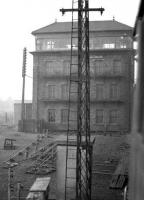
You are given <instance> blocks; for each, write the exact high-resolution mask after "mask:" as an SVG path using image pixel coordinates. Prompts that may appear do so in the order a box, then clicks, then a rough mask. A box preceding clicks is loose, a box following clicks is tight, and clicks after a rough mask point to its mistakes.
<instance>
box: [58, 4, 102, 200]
mask: <svg viewBox="0 0 144 200" xmlns="http://www.w3.org/2000/svg"><path fill="white" fill-rule="evenodd" d="M76 2H77V7H74V5H75V3H76ZM60 11H61V12H62V13H63V14H64V13H65V12H72V34H71V66H70V88H69V112H68V113H69V114H68V132H67V149H66V179H65V200H68V199H70V198H71V199H76V200H91V168H92V159H91V158H92V145H91V141H90V64H89V11H100V12H101V13H102V12H103V11H104V9H103V8H94V9H90V8H89V1H88V0H78V1H75V0H72V9H61V10H60ZM74 12H76V13H77V17H78V21H77V23H76V22H74V17H73V16H74ZM74 26H75V27H74ZM76 38H77V46H78V48H77V46H76V45H75V44H74V43H73V41H75V39H76ZM76 50H77V51H76ZM76 55H77V63H75V58H76ZM73 69H75V71H74V70H73ZM73 72H74V73H73ZM73 82H75V83H77V84H76V85H75V86H76V87H75V88H77V91H76V94H75V96H77V101H76V103H77V127H76V132H75V133H76V137H75V139H76V148H75V149H74V148H71V147H72V145H71V139H72V138H74V136H73V137H72V135H71V133H72V132H71V130H70V127H71V116H70V115H71V114H70V113H71V103H72V99H73V98H71V95H72V94H73V92H72V88H73V87H72V83H73ZM72 151H75V152H74V153H72ZM71 155H76V156H75V157H74V156H72V157H71ZM71 159H72V160H73V161H71V162H70V160H71ZM74 160H75V162H74ZM72 162H73V163H72ZM70 163H71V164H70ZM74 163H75V164H74ZM69 164H70V165H69ZM74 166H75V167H74ZM71 170H73V171H71ZM74 172H75V173H74ZM72 180H74V183H75V188H74V183H72ZM70 189H71V191H72V189H75V196H71V194H72V193H70V192H69V191H70Z"/></svg>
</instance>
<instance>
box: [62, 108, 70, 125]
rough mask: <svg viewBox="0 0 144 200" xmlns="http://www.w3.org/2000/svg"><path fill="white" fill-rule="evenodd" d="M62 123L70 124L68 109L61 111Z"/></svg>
mask: <svg viewBox="0 0 144 200" xmlns="http://www.w3.org/2000/svg"><path fill="white" fill-rule="evenodd" d="M61 122H62V123H67V122H68V109H62V110H61Z"/></svg>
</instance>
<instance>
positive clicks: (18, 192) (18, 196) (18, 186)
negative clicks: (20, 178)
mask: <svg viewBox="0 0 144 200" xmlns="http://www.w3.org/2000/svg"><path fill="white" fill-rule="evenodd" d="M20 189H21V184H20V183H17V199H18V200H20Z"/></svg>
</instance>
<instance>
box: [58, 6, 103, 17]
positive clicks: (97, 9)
mask: <svg viewBox="0 0 144 200" xmlns="http://www.w3.org/2000/svg"><path fill="white" fill-rule="evenodd" d="M104 10H105V9H104V8H102V7H101V8H89V9H81V10H80V9H78V8H76V9H75V8H73V9H64V8H62V9H60V12H62V15H64V14H65V12H75V11H77V12H78V11H83V12H85V11H99V12H100V13H101V15H102V14H103V12H104Z"/></svg>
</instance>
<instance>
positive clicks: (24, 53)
mask: <svg viewBox="0 0 144 200" xmlns="http://www.w3.org/2000/svg"><path fill="white" fill-rule="evenodd" d="M26 56H27V49H26V48H24V49H23V66H22V78H23V85H22V103H21V123H22V127H21V131H24V119H25V106H24V99H25V76H26Z"/></svg>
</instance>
